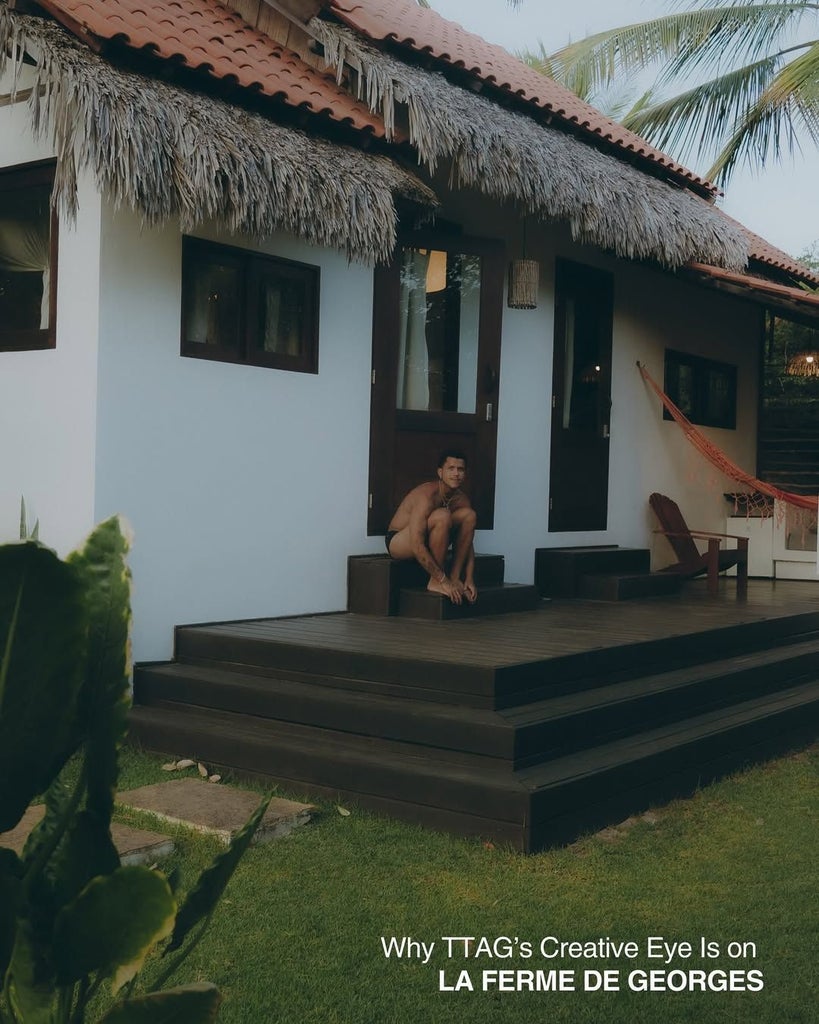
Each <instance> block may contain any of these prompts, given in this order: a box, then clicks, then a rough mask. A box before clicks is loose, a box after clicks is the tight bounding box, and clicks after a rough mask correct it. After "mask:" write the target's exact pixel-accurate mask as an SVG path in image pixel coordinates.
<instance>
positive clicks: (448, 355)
mask: <svg viewBox="0 0 819 1024" xmlns="http://www.w3.org/2000/svg"><path fill="white" fill-rule="evenodd" d="M502 305H503V250H502V248H501V246H500V245H499V244H498V243H492V242H487V241H482V240H477V239H468V238H463V237H460V236H452V235H441V234H440V233H429V234H425V233H414V234H412V235H411V236H407V237H405V238H403V239H402V240H401V243H400V244H399V245H398V247H397V249H396V253H395V257H394V260H393V262H392V263H391V264H390V265H389V266H387V267H381V268H378V269H377V270H376V272H375V298H374V307H373V308H374V314H373V369H372V405H371V422H370V495H369V515H368V532H369V533H371V534H375V533H383V532H384V531H385V530H386V528H387V525H388V523H389V521H390V519H391V517H392V514H393V512H394V511H395V509H396V507H397V506H398V503H399V502H400V501H401V498H402V497H403V496H404V495H405V494H406V493H407V491H409V490H410V489H411V488H412V487H415V486H416V485H417V484H419V483H422V482H423V481H424V480H431V479H433V478H434V476H435V470H436V467H437V464H438V458H439V455H440V453H441V452H442V451H443V450H445V449H447V448H453V449H458V450H461V451H463V453H464V454H465V455H466V458H467V463H468V468H467V484H466V487H465V490H466V491H467V492H468V493H469V495H470V498H471V500H472V504H473V506H474V507H475V510H476V511H477V514H478V527H479V529H490V528H491V527H492V525H493V518H494V505H495V456H496V451H497V417H498V381H499V376H500V338H501V317H502Z"/></svg>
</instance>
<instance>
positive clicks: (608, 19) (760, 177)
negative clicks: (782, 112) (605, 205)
mask: <svg viewBox="0 0 819 1024" xmlns="http://www.w3.org/2000/svg"><path fill="white" fill-rule="evenodd" d="M432 5H433V6H434V8H435V9H436V10H437V11H438V13H439V14H442V15H443V16H444V17H445V18H449V19H450V20H452V21H457V22H460V24H461V25H463V26H464V27H465V28H468V29H469V30H470V31H471V32H476V33H477V34H478V35H481V36H483V37H484V38H485V39H488V40H490V41H491V42H493V43H500V45H501V46H504V47H506V49H507V50H510V51H512V52H515V51H516V50H521V49H531V50H536V49H537V48H538V46H537V44H538V41H539V40H542V41H543V43H544V45H545V47H546V49H547V51H551V50H556V49H558V48H559V47H560V46H563V45H564V44H565V43H567V42H568V41H569V40H570V39H572V40H576V39H580V38H582V37H583V36H586V35H588V34H590V33H591V32H599V31H602V30H603V29H608V28H615V27H617V26H619V25H625V24H628V23H630V22H634V21H644V20H646V19H648V18H653V17H658V16H660V15H662V14H668V13H670V10H671V3H670V0H630V2H629V0H552V2H551V3H546V2H544V0H522V3H521V5H520V6H519V7H518V8H517V9H515V8H510V7H509V6H508V4H507V3H506V0H432ZM671 155H673V154H671ZM684 163H685V164H686V166H689V167H691V169H692V170H695V171H698V172H699V173H702V172H703V171H705V170H706V168H705V167H704V166H699V167H698V166H692V159H691V158H688V159H686V160H685V161H684ZM817 181H819V151H817V150H816V148H815V147H813V146H812V145H811V143H810V142H809V141H807V140H806V143H805V148H804V152H803V154H802V155H799V154H797V155H796V156H795V157H794V158H791V157H790V156H789V155H787V154H786V155H785V156H784V157H783V161H782V162H781V163H776V162H771V163H769V165H768V169H767V170H765V171H764V172H761V173H759V172H751V171H750V170H747V169H745V168H744V167H739V168H738V169H737V170H736V171H735V173H734V176H733V178H732V180H731V182H730V184H729V185H728V187H727V189H726V190H725V193H726V194H725V197H724V199H722V200H721V201H720V205H721V206H722V208H723V209H724V210H725V212H726V213H728V214H730V215H731V216H732V217H735V218H736V219H737V220H738V221H740V222H741V223H742V224H744V225H745V226H746V227H748V228H750V229H751V230H752V231H755V232H756V233H757V234H759V235H762V237H763V238H765V239H767V240H768V241H769V242H772V243H773V244H774V245H776V246H778V247H779V248H780V249H784V251H785V252H787V253H790V254H791V255H793V256H798V255H799V254H800V253H802V252H804V251H805V250H806V249H808V248H809V247H810V246H811V245H812V244H813V243H814V242H817V241H819V201H817V195H816V193H817V184H816V183H817Z"/></svg>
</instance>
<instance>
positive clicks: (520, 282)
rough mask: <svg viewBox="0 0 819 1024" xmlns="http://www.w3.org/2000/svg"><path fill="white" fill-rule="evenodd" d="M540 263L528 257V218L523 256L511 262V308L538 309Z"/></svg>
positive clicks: (508, 297) (508, 294) (508, 298)
mask: <svg viewBox="0 0 819 1024" xmlns="http://www.w3.org/2000/svg"><path fill="white" fill-rule="evenodd" d="M539 285H540V264H539V263H538V261H537V260H530V259H527V258H526V220H525V219H524V221H523V256H522V258H521V259H517V260H512V262H511V263H510V264H509V285H508V288H507V290H506V305H507V306H508V307H509V308H510V309H537V293H538V287H539Z"/></svg>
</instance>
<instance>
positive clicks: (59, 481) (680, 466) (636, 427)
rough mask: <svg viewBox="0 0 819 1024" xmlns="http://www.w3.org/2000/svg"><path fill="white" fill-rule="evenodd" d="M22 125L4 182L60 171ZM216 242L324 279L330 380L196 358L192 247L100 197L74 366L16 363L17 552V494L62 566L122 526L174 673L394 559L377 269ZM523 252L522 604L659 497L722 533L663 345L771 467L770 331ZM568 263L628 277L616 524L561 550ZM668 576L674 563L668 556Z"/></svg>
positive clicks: (5, 403) (515, 412) (644, 272)
mask: <svg viewBox="0 0 819 1024" xmlns="http://www.w3.org/2000/svg"><path fill="white" fill-rule="evenodd" d="M27 123H28V117H27V113H26V111H25V110H24V108H23V107H22V106H7V107H2V108H0V166H9V165H13V164H17V163H22V162H26V161H29V160H34V159H41V158H43V157H47V156H49V153H48V151H47V150H46V149H44V148H43V147H42V145H40V144H39V143H35V142H34V141H33V140H32V139H31V138H30V135H29V134H28V132H27V128H26V126H27ZM444 216H446V217H451V218H452V219H454V220H456V221H459V222H460V223H462V224H463V225H464V228H465V231H466V232H467V233H469V232H470V227H469V225H470V224H479V225H480V234H481V235H484V236H486V237H494V238H503V239H505V241H506V244H507V249H508V251H509V252H510V254H515V253H517V252H518V251H519V244H520V237H519V236H520V234H521V229H520V221H519V218H518V216H517V215H516V214H514V213H513V212H511V211H509V210H505V209H503V208H500V207H493V206H488V204H487V203H486V202H485V201H484V200H481V199H477V198H476V197H474V196H473V197H470V196H469V195H463V196H461V197H459V198H458V199H457V200H455V199H453V200H451V201H450V203H449V206H448V208H447V209H446V210H445V211H444ZM199 234H201V235H202V236H203V237H207V238H211V239H214V240H217V241H225V242H229V243H230V244H232V245H237V244H238V245H241V244H246V245H247V246H248V247H250V248H254V249H259V250H260V251H267V252H270V253H273V254H275V255H278V256H283V257H286V258H292V259H295V260H299V261H302V262H306V263H312V264H317V265H319V266H320V268H321V290H320V339H319V373H318V374H317V375H313V374H301V373H292V372H287V371H282V370H272V369H263V368H259V367H251V366H240V365H233V364H227V363H220V362H211V361H208V360H200V359H191V358H183V357H181V356H180V354H179V344H180V309H181V238H180V235H179V232H178V230H177V229H176V228H175V227H173V226H168V227H167V228H164V229H161V230H160V229H147V228H144V227H143V226H142V225H141V223H140V221H139V219H138V218H137V217H136V216H135V215H132V214H130V213H128V212H124V211H116V210H114V209H112V208H111V207H110V206H109V205H107V204H105V203H104V202H102V201H101V200H100V199H99V197H98V196H97V194H96V193H95V191H94V188H93V186H92V185H91V183H90V182H88V181H84V182H83V183H82V186H81V195H80V216H79V218H78V223H77V225H76V226H72V225H68V224H63V225H61V235H60V253H59V279H58V314H57V317H58V323H57V347H56V349H55V350H54V351H46V352H24V353H0V363H2V368H3V371H4V372H3V373H2V374H0V429H2V435H0V436H2V437H3V438H4V439H7V440H6V443H5V444H4V445H3V446H2V448H0V539H11V538H13V537H16V534H17V521H18V512H19V499H20V495H21V494H24V495H25V497H26V500H27V503H28V505H29V509H30V513H31V516H32V518H33V517H34V516H39V518H40V520H41V529H42V533H41V535H42V537H43V539H44V540H46V541H47V542H48V543H50V544H52V545H54V546H55V547H57V548H58V549H60V550H62V551H65V550H68V549H70V548H71V547H73V546H74V545H75V544H76V543H77V542H78V541H79V540H80V539H81V537H82V535H83V534H84V533H85V532H86V531H87V530H88V529H89V528H90V527H91V525H92V524H93V522H94V521H99V520H100V519H103V518H105V517H106V516H108V515H110V514H112V513H114V512H122V513H124V514H125V516H126V517H127V518H128V519H129V520H130V521H131V523H132V526H133V528H134V534H135V542H134V551H133V555H132V567H133V572H134V579H135V595H134V617H135V634H134V653H135V657H136V658H137V659H138V660H152V659H161V658H165V657H168V656H169V655H170V653H171V645H172V627H173V626H174V625H175V624H177V623H182V622H194V621H208V620H214V619H231V618H241V617H256V616H275V615H288V614H299V613H306V612H322V611H333V610H337V609H340V608H343V607H344V605H345V602H346V557H347V555H348V554H351V553H363V552H367V551H381V550H383V548H382V540H381V538H379V537H368V536H367V535H366V503H367V491H368V479H367V477H368V461H369V406H370V362H371V345H372V337H371V336H372V271H371V270H370V269H368V268H365V267H360V266H356V265H352V266H351V265H349V264H348V263H347V261H346V260H345V258H344V257H343V256H342V255H341V254H339V253H336V252H333V251H329V250H318V249H315V248H312V247H310V246H308V245H306V244H304V243H301V242H298V241H296V240H294V239H292V238H290V237H278V238H274V239H271V240H269V241H267V242H265V243H256V242H253V241H251V240H246V241H245V242H242V241H241V240H237V239H235V238H227V237H222V236H220V235H219V233H218V232H216V231H215V230H210V229H207V228H203V229H202V231H201V232H199ZM528 241H529V247H528V248H529V254H530V255H533V256H535V257H536V258H538V259H539V260H540V261H541V295H540V303H539V306H538V308H537V309H536V310H534V311H518V310H509V309H505V310H504V333H503V350H502V362H501V382H500V400H499V410H498V413H499V422H498V469H497V489H496V519H495V522H496V525H495V529H494V530H492V531H479V534H478V543H477V546H478V550H480V551H491V552H499V553H502V554H504V555H505V556H506V560H507V579H509V580H517V581H520V582H526V581H529V580H531V578H532V572H533V552H534V549H535V548H536V547H539V546H564V545H568V544H575V543H579V544H601V543H616V544H623V545H638V546H648V545H649V544H650V543H651V529H652V526H653V524H652V522H651V520H650V516H649V512H648V507H647V498H648V495H649V493H650V492H651V491H653V490H661V491H664V492H666V493H668V494H670V495H672V496H673V497H675V498H676V499H677V500H678V502H679V503H680V505H681V507H682V510H683V512H684V514H686V515H687V516H688V517H689V518H690V520H691V521H692V523H694V522H695V523H696V525H697V526H698V527H701V528H704V529H714V530H719V529H721V528H722V527H723V525H724V519H725V511H726V506H725V503H724V501H723V499H722V497H721V493H720V492H721V491H722V490H723V488H724V485H723V482H722V481H719V480H717V479H716V478H715V476H714V474H712V472H711V470H710V468H709V467H708V466H706V465H704V464H703V463H702V462H701V460H699V457H698V456H696V455H695V454H694V453H693V451H692V450H691V449H689V447H688V445H687V442H685V440H684V439H683V437H682V435H681V434H680V432H679V428H677V427H676V425H674V424H673V423H670V422H664V421H663V420H662V415H661V410H660V406H659V403H658V401H657V400H656V399H655V398H654V397H653V395H652V394H650V393H649V391H648V390H647V388H646V386H645V385H644V384H643V382H642V380H641V378H640V376H639V374H638V372H637V370H636V367H635V361H636V360H637V359H639V360H640V361H642V362H645V363H646V364H647V365H648V366H649V369H650V370H651V371H652V372H653V374H654V376H655V377H656V378H657V379H662V372H663V350H664V348H665V347H671V348H676V349H680V350H683V351H689V352H692V353H694V354H700V355H707V356H709V357H712V358H714V359H718V360H721V361H725V362H730V363H735V364H737V365H738V366H739V397H738V406H739V422H738V427H737V430H736V431H723V430H712V431H706V433H709V434H710V435H712V436H713V437H714V439H715V440H716V441H717V443H718V444H720V445H721V446H722V447H723V448H724V449H725V450H726V451H727V453H728V455H729V456H730V457H731V458H732V459H734V460H735V461H736V462H738V463H739V464H740V465H742V466H745V467H747V468H749V469H753V468H754V464H755V448H756V390H757V340H758V323H759V318H758V312H757V310H756V309H755V308H754V307H752V306H749V305H745V304H742V303H741V302H739V301H738V300H736V299H732V298H726V297H723V296H721V295H717V294H715V293H710V292H707V291H705V290H703V289H701V288H694V287H693V286H692V285H689V284H686V283H684V282H681V281H677V280H675V279H674V278H673V277H672V276H671V275H668V274H662V273H659V272H657V271H652V270H650V269H646V268H643V267H640V266H637V265H636V264H631V263H626V262H623V261H616V260H614V259H612V258H610V257H607V256H605V255H603V254H601V253H599V252H597V251H595V250H593V249H586V248H583V247H581V246H577V245H575V244H574V243H573V242H572V241H571V239H570V238H569V236H568V232H567V231H566V230H565V229H562V228H557V227H552V228H549V229H530V231H529V240H528ZM559 257H565V258H569V259H574V260H577V261H579V262H583V263H587V264H590V265H593V266H598V267H602V268H603V269H607V270H610V271H611V272H612V273H614V275H615V315H614V345H613V353H614V354H613V360H614V365H613V375H612V387H613V410H612V423H611V430H612V442H611V459H610V494H609V526H608V529H606V530H605V531H600V532H595V533H580V534H566V533H551V534H550V533H549V532H548V502H549V444H550V419H551V413H550V395H551V376H552V346H553V327H554V271H555V261H556V259H557V258H559ZM663 543H664V542H662V541H659V542H658V545H662V544H663ZM657 560H658V561H659V562H663V561H664V560H668V559H667V557H666V556H665V555H664V553H663V551H662V550H661V549H660V548H658V551H657Z"/></svg>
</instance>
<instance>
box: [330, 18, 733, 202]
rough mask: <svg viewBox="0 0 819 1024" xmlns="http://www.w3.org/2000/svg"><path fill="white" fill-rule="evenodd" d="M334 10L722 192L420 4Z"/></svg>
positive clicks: (365, 30) (376, 36)
mask: <svg viewBox="0 0 819 1024" xmlns="http://www.w3.org/2000/svg"><path fill="white" fill-rule="evenodd" d="M330 9H331V10H333V11H334V12H335V13H336V14H337V15H338V17H339V18H341V20H342V21H344V22H346V24H348V25H349V26H350V27H351V28H352V29H354V30H355V31H356V32H360V33H361V34H363V35H365V36H368V37H369V38H370V39H373V40H384V41H388V42H393V43H397V44H398V45H400V46H403V47H407V48H409V49H412V50H416V51H417V52H419V53H422V54H429V55H430V56H432V57H434V58H436V59H437V60H440V61H444V62H446V63H447V64H450V65H451V66H452V67H456V68H463V69H464V70H465V71H467V72H469V73H470V74H472V75H474V76H475V77H476V78H479V79H481V80H482V81H485V82H488V83H490V84H492V85H494V86H497V87H498V88H500V89H504V90H506V91H507V92H510V93H513V94H515V95H517V96H518V97H520V99H522V100H525V101H526V102H528V103H531V104H533V105H534V106H537V107H540V108H541V109H543V110H546V111H548V112H549V113H551V114H553V115H554V116H555V117H556V118H559V119H560V120H562V121H564V122H567V123H569V124H574V125H576V126H577V127H579V128H580V129H581V131H583V132H585V133H586V134H589V135H594V136H597V137H598V138H601V139H605V140H607V141H608V142H609V143H611V144H612V145H613V146H615V147H617V148H619V149H621V150H624V151H627V152H633V153H635V154H637V155H638V156H640V157H641V159H642V160H643V161H648V162H650V163H652V164H654V165H659V166H662V167H664V168H665V169H666V170H667V171H668V172H669V173H670V174H672V175H673V176H674V177H676V178H679V179H682V180H684V181H685V182H686V183H688V184H691V185H696V186H698V187H699V188H701V189H706V190H707V191H709V192H712V193H715V192H717V188H716V186H715V185H713V184H712V183H711V182H708V181H706V180H705V179H704V178H700V177H699V176H698V175H696V174H694V172H693V171H690V170H688V168H686V167H683V165H682V164H678V163H677V162H676V161H674V160H673V159H672V158H671V157H670V156H667V155H666V154H665V153H661V152H660V151H659V150H658V149H654V147H653V146H650V145H649V144H648V143H647V142H646V141H645V139H641V138H640V137H639V136H638V135H635V134H634V133H633V132H630V131H628V129H626V128H624V127H623V126H622V125H619V124H617V123H616V122H615V121H611V120H610V119H609V118H607V117H606V116H605V115H603V114H601V113H600V111H598V110H595V109H594V107H591V106H589V105H588V104H587V103H584V102H583V100H581V99H579V98H578V97H577V96H575V94H574V93H573V92H571V91H570V90H569V89H566V88H565V87H564V86H562V85H559V84H558V83H557V82H555V81H554V80H553V79H551V78H547V77H546V76H545V75H541V74H540V73H539V72H537V71H535V70H534V69H533V68H530V67H528V66H527V65H526V64H524V63H522V62H521V61H519V60H518V59H517V58H516V57H513V56H512V55H511V54H510V53H508V52H507V51H506V50H504V49H503V47H501V46H496V45H494V44H492V43H488V42H486V40H484V39H482V38H481V37H480V36H478V35H475V34H474V33H472V32H469V31H467V30H466V29H465V28H464V27H463V26H462V25H458V24H457V23H456V22H453V21H447V20H446V19H445V18H442V17H441V15H440V14H437V13H436V12H435V11H433V10H429V9H427V8H423V7H419V6H418V4H417V3H416V2H415V0H389V2H386V0H331V3H330Z"/></svg>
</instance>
